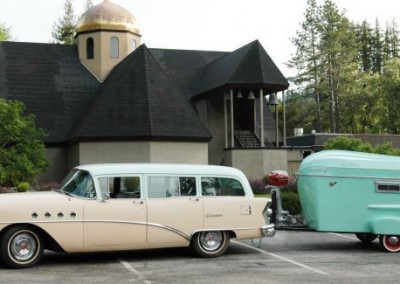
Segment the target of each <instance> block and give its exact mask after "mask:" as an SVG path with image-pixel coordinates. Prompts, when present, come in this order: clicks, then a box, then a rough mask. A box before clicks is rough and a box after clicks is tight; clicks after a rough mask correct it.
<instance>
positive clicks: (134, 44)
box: [131, 39, 136, 51]
mask: <svg viewBox="0 0 400 284" xmlns="http://www.w3.org/2000/svg"><path fill="white" fill-rule="evenodd" d="M131 48H132V51H134V50H135V49H136V40H134V39H132V46H131Z"/></svg>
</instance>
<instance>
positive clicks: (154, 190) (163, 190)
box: [147, 176, 196, 198]
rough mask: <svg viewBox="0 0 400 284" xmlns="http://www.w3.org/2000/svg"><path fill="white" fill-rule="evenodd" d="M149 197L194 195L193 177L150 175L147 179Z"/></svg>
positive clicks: (194, 183)
mask: <svg viewBox="0 0 400 284" xmlns="http://www.w3.org/2000/svg"><path fill="white" fill-rule="evenodd" d="M147 185H148V186H147V190H148V193H147V194H148V197H149V198H168V197H179V196H195V195H196V178H195V177H176V176H150V177H148V179H147Z"/></svg>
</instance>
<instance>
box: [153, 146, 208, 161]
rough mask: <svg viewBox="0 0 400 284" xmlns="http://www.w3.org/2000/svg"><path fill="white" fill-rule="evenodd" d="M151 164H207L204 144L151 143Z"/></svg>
mask: <svg viewBox="0 0 400 284" xmlns="http://www.w3.org/2000/svg"><path fill="white" fill-rule="evenodd" d="M150 161H151V162H152V163H166V162H167V163H186V164H208V143H206V142H202V143H200V142H151V159H150Z"/></svg>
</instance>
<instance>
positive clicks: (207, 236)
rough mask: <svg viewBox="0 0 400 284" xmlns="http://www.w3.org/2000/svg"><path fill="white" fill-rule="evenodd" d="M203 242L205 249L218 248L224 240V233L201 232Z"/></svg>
mask: <svg viewBox="0 0 400 284" xmlns="http://www.w3.org/2000/svg"><path fill="white" fill-rule="evenodd" d="M200 241H201V244H202V247H203V248H204V249H205V250H208V251H213V250H216V249H217V248H218V247H219V246H220V245H221V242H222V234H221V233H220V232H205V233H201V240H200Z"/></svg>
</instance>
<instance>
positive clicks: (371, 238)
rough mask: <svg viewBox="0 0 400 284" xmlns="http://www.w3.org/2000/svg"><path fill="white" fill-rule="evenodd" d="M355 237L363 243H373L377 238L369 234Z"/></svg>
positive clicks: (358, 234) (357, 234) (360, 234)
mask: <svg viewBox="0 0 400 284" xmlns="http://www.w3.org/2000/svg"><path fill="white" fill-rule="evenodd" d="M356 237H357V238H358V239H359V240H360V241H362V242H363V243H371V242H373V241H375V239H376V238H377V237H378V236H377V235H375V234H370V233H356Z"/></svg>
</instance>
